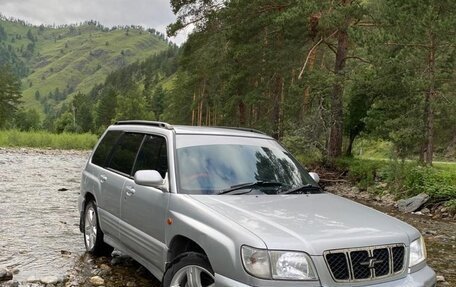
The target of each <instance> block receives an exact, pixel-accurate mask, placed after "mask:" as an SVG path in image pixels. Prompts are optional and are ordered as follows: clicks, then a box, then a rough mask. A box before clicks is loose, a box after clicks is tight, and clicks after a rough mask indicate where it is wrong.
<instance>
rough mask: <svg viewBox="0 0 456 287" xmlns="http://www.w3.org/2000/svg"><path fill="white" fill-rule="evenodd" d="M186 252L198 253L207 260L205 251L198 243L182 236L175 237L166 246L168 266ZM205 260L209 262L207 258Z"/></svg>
mask: <svg viewBox="0 0 456 287" xmlns="http://www.w3.org/2000/svg"><path fill="white" fill-rule="evenodd" d="M187 252H195V253H199V254H202V255H204V256H205V257H206V258H208V256H207V254H206V251H205V250H204V249H203V247H201V246H200V245H199V244H198V243H196V242H195V241H193V240H192V239H190V238H188V237H186V236H184V235H175V236H174V237H173V239H171V241H170V243H169V245H168V254H167V262H168V264H169V263H172V262H173V261H175V260H176V259H177V258H179V256H180V255H182V254H184V253H187ZM207 260H208V262H209V258H208V259H207ZM209 264H210V262H209Z"/></svg>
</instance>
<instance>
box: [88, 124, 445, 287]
mask: <svg viewBox="0 0 456 287" xmlns="http://www.w3.org/2000/svg"><path fill="white" fill-rule="evenodd" d="M79 210H80V212H81V222H80V228H81V232H83V233H84V242H85V246H86V248H87V250H88V251H89V252H91V253H94V254H102V253H106V252H110V251H111V250H112V248H113V247H115V248H117V249H119V250H121V251H123V252H125V253H127V254H129V255H130V256H132V257H133V258H134V259H136V260H137V261H138V262H139V263H141V264H142V265H144V266H145V267H146V268H147V269H148V270H150V272H151V273H152V274H153V275H154V276H155V277H157V278H158V279H159V280H161V281H162V284H163V286H166V287H168V286H189V287H197V286H217V287H219V286H227V287H236V286H239V287H241V286H285V287H286V286H375V287H393V286H398V287H399V286H401V287H430V286H435V282H436V280H435V273H434V271H433V270H432V269H431V268H430V267H429V266H428V265H427V264H426V249H425V246H424V241H423V238H422V237H421V235H420V233H419V232H418V231H417V230H416V229H415V228H413V227H411V226H410V225H408V224H406V223H404V222H402V221H399V220H397V219H395V218H393V217H390V216H388V215H385V214H383V213H381V212H378V211H376V210H374V209H371V208H368V207H366V206H363V205H361V204H358V203H355V202H353V201H350V200H348V199H344V198H341V197H339V196H336V195H333V194H330V193H326V192H324V191H322V190H321V189H320V187H319V186H318V176H317V175H316V174H312V173H311V174H309V173H308V172H307V171H306V170H305V169H304V168H303V167H302V166H301V165H300V164H299V163H298V162H297V161H296V160H295V159H294V158H293V156H291V155H290V154H289V153H288V152H287V151H286V150H285V149H284V148H283V147H282V146H281V145H280V144H279V143H277V142H276V141H275V140H274V139H272V138H271V137H269V136H266V135H264V134H262V133H260V132H256V131H254V130H243V129H236V128H209V127H189V126H171V125H169V124H166V123H161V122H145V121H123V122H117V123H116V124H114V125H112V126H110V127H109V128H108V129H107V130H106V132H105V133H104V134H103V136H102V138H101V140H100V141H99V143H98V144H97V146H96V148H95V150H94V152H93V153H92V155H91V156H90V158H89V160H88V162H87V165H86V167H85V169H84V172H83V176H82V183H81V195H80V197H79Z"/></svg>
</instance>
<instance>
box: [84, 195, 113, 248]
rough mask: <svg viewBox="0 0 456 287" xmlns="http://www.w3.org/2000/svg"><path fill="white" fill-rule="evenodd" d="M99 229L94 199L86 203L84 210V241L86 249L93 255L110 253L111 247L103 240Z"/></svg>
mask: <svg viewBox="0 0 456 287" xmlns="http://www.w3.org/2000/svg"><path fill="white" fill-rule="evenodd" d="M103 236H104V234H103V231H101V229H100V223H99V220H98V212H97V205H96V203H95V202H94V201H90V202H88V203H87V205H86V207H85V210H84V243H85V247H86V250H87V251H88V252H90V253H92V254H94V255H110V254H111V252H112V250H113V248H112V247H111V246H109V245H108V244H106V243H105V242H104V241H103Z"/></svg>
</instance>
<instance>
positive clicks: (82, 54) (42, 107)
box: [0, 18, 170, 114]
mask: <svg viewBox="0 0 456 287" xmlns="http://www.w3.org/2000/svg"><path fill="white" fill-rule="evenodd" d="M169 46H170V45H169V44H168V43H167V41H166V40H165V39H164V37H163V35H161V34H159V33H157V32H156V31H155V30H153V29H149V30H147V31H146V30H144V29H143V28H141V27H114V28H106V27H103V26H101V25H100V24H99V23H97V22H95V21H89V22H85V23H82V24H78V25H66V26H59V27H49V26H32V25H28V24H26V23H24V22H23V21H19V20H7V19H5V18H0V64H4V63H8V64H9V65H10V66H13V69H14V71H15V72H16V74H18V75H19V76H20V77H21V78H22V89H23V91H22V94H23V99H22V101H23V105H24V107H25V108H35V109H37V111H38V112H39V113H42V112H45V113H46V114H47V113H49V112H50V111H52V110H53V109H54V108H55V107H56V106H58V104H59V103H60V102H62V101H65V100H66V99H68V98H71V97H72V96H73V95H74V94H76V93H77V92H83V93H87V92H89V91H90V90H91V89H92V88H93V87H94V86H95V85H97V84H99V83H102V82H103V81H104V80H105V78H106V76H107V75H108V74H109V73H111V72H112V71H115V70H117V69H119V68H122V67H125V66H127V65H128V64H131V63H133V62H136V61H138V60H143V59H145V58H147V57H149V56H152V55H155V54H157V53H158V52H161V51H163V50H166V49H168V48H169Z"/></svg>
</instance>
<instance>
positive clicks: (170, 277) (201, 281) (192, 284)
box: [163, 252, 215, 287]
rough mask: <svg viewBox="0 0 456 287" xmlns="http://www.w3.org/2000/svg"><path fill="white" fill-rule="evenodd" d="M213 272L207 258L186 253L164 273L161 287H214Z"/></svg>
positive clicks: (193, 253)
mask: <svg viewBox="0 0 456 287" xmlns="http://www.w3.org/2000/svg"><path fill="white" fill-rule="evenodd" d="M214 286H215V277H214V271H213V270H212V267H211V265H210V264H209V262H208V260H207V257H206V256H204V255H202V254H199V253H195V252H188V253H184V254H183V255H182V256H180V259H178V260H177V261H176V262H174V263H173V264H172V265H171V266H170V267H169V268H168V269H167V270H166V272H165V276H164V277H163V287H214Z"/></svg>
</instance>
